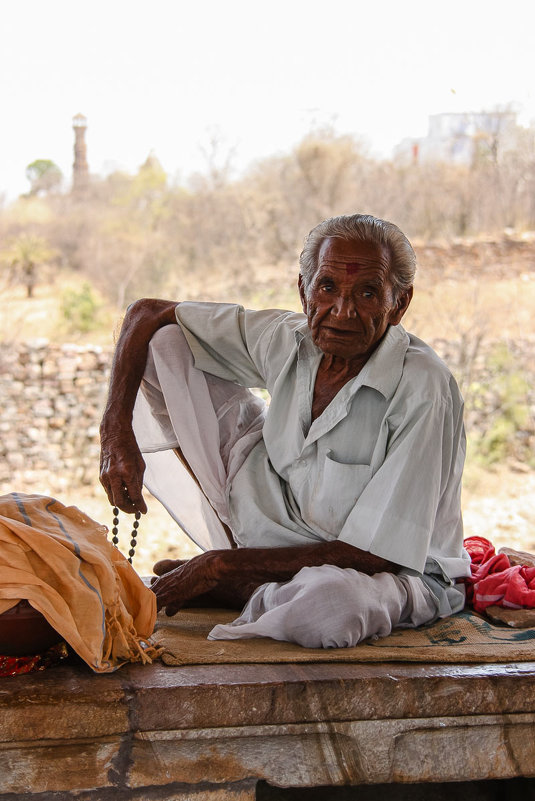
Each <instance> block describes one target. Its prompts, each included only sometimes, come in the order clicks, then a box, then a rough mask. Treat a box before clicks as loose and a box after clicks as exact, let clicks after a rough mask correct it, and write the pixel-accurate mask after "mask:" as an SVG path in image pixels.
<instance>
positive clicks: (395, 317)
mask: <svg viewBox="0 0 535 801" xmlns="http://www.w3.org/2000/svg"><path fill="white" fill-rule="evenodd" d="M412 294H413V287H412V286H411V287H409V288H408V289H406V290H405V291H404V292H401V294H400V295H399V297H398V299H397V300H396V302H395V304H394V308H393V310H392V314H391V317H390V325H398V323H400V322H401V318H402V317H403V315H404V314H405V312H406V311H407V309H408V308H409V303H410V302H411V300H412Z"/></svg>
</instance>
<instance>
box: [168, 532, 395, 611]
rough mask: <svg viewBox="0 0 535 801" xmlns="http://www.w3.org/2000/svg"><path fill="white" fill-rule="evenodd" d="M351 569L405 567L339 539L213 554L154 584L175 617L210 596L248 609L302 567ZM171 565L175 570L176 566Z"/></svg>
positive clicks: (367, 570) (377, 570)
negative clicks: (266, 587) (259, 593)
mask: <svg viewBox="0 0 535 801" xmlns="http://www.w3.org/2000/svg"><path fill="white" fill-rule="evenodd" d="M324 564H329V565H336V566H337V567H342V568H345V567H351V568H353V569H355V570H360V571H361V572H363V573H367V574H368V575H373V574H374V573H381V572H389V573H397V572H398V570H399V565H396V564H394V563H393V562H389V561H388V560H386V559H381V557H379V556H374V555H373V554H371V553H368V552H367V551H361V550H360V548H355V547H354V546H353V545H349V544H348V543H346V542H341V541H339V540H335V541H334V542H324V543H319V544H317V545H303V546H293V547H288V548H238V549H234V550H217V551H207V552H206V553H203V554H201V555H200V556H196V557H194V558H193V559H190V560H189V561H188V562H185V563H183V564H180V565H179V566H178V567H176V568H174V569H171V570H169V572H165V573H164V575H162V576H160V578H158V579H157V580H156V581H155V582H154V583H153V585H152V590H153V592H155V593H156V597H157V602H158V609H162V608H164V607H166V613H167V614H168V615H174V614H175V613H176V612H177V611H178V610H179V609H180V608H181V607H182V606H186V605H187V603H188V601H190V600H192V599H193V598H197V597H199V596H201V595H205V594H206V593H209V594H210V595H211V596H212V597H214V598H215V600H217V599H218V598H219V599H221V600H226V601H227V602H229V601H232V600H233V599H234V600H235V604H234V605H235V606H237V607H240V606H243V605H244V604H245V603H246V601H247V600H248V599H249V598H250V597H251V595H252V594H253V592H254V590H255V589H256V588H257V587H259V586H260V585H261V584H265V583H266V582H268V581H288V580H289V579H291V578H293V577H294V576H295V575H296V573H298V572H299V570H301V568H302V567H314V566H318V565H324ZM168 567H172V564H171V563H170V564H169V565H168Z"/></svg>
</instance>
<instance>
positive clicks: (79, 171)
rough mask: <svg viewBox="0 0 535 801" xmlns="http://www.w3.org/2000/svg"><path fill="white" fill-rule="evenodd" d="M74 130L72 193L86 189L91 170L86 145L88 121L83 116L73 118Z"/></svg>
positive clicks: (78, 115) (77, 115)
mask: <svg viewBox="0 0 535 801" xmlns="http://www.w3.org/2000/svg"><path fill="white" fill-rule="evenodd" d="M72 127H73V130H74V164H73V165H72V191H73V192H80V191H83V190H84V189H86V187H87V183H88V180H89V168H88V166H87V147H86V143H85V131H86V128H87V119H86V118H85V117H84V115H83V114H76V116H74V117H73V118H72Z"/></svg>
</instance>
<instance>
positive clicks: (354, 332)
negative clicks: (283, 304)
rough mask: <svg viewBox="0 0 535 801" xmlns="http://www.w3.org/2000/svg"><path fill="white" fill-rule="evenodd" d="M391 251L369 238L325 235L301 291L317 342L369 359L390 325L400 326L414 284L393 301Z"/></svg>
mask: <svg viewBox="0 0 535 801" xmlns="http://www.w3.org/2000/svg"><path fill="white" fill-rule="evenodd" d="M389 270H390V258H389V254H388V252H387V250H386V249H385V248H384V247H382V246H381V245H376V244H374V243H371V242H346V241H344V240H343V239H337V238H335V237H329V238H327V239H326V240H325V241H324V242H323V244H322V246H321V249H320V252H319V257H318V269H317V270H316V274H315V275H314V277H313V279H312V282H311V284H310V286H309V287H308V289H307V290H305V289H304V287H303V284H302V281H301V278H300V280H299V291H300V294H301V302H302V304H303V310H304V312H305V314H306V315H307V318H308V325H309V328H310V330H311V332H312V339H313V340H314V343H315V344H316V345H317V346H318V348H320V350H322V351H323V353H326V354H330V355H333V356H337V357H339V358H341V359H345V360H350V359H364V360H365V359H367V358H368V357H369V356H370V355H371V354H372V352H373V351H374V349H375V347H376V346H377V345H378V343H379V342H380V340H381V338H382V336H383V334H384V333H385V331H386V329H387V328H388V326H389V325H397V324H398V323H399V322H400V320H401V318H402V317H403V314H404V313H405V310H406V309H407V306H408V305H409V303H410V300H411V297H412V289H410V290H409V291H408V292H404V293H402V294H401V295H400V296H399V297H398V298H397V300H394V293H393V290H392V284H391V282H390V278H389Z"/></svg>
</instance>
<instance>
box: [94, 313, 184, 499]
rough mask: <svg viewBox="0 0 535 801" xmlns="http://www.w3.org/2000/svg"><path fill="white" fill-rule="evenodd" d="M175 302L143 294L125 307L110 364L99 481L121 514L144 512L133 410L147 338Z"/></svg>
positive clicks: (169, 319)
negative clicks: (143, 296)
mask: <svg viewBox="0 0 535 801" xmlns="http://www.w3.org/2000/svg"><path fill="white" fill-rule="evenodd" d="M176 306H177V303H176V302H175V301H168V300H156V299H153V298H146V299H143V300H138V301H136V302H135V303H133V304H132V305H131V306H130V307H129V308H128V310H127V312H126V315H125V318H124V321H123V325H122V328H121V332H120V334H119V339H118V341H117V347H116V349H115V355H114V357H113V364H112V368H111V376H110V387H109V392H108V400H107V403H106V408H105V410H104V415H103V417H102V422H101V424H100V442H101V452H100V481H101V483H102V486H103V487H104V489H105V490H106V493H107V495H108V499H109V501H110V503H111V504H113V505H114V506H118V507H119V509H122V510H123V511H124V512H136V511H140V512H146V511H147V507H146V504H145V501H144V500H143V495H142V492H141V490H142V486H143V473H144V471H145V462H144V461H143V457H142V456H141V453H140V450H139V448H138V446H137V443H136V440H135V437H134V432H133V430H132V414H133V411H134V404H135V401H136V395H137V391H138V389H139V385H140V384H141V379H142V377H143V372H144V370H145V363H146V361H147V352H148V347H149V342H150V340H151V338H152V336H153V335H154V334H155V333H156V331H158V329H159V328H162V327H163V326H164V325H169V324H171V323H176V317H175V308H176Z"/></svg>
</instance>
